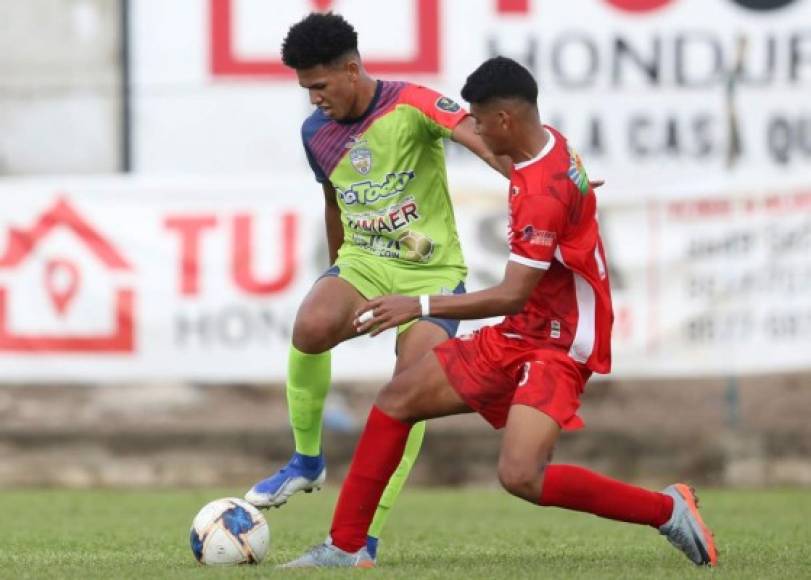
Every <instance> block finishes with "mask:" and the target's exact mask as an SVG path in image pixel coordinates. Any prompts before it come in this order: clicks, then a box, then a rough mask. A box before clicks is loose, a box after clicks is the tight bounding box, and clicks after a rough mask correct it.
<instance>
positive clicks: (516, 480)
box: [498, 458, 541, 502]
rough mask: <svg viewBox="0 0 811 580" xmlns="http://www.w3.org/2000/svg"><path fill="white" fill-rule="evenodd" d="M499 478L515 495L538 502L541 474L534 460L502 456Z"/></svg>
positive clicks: (506, 488) (499, 463)
mask: <svg viewBox="0 0 811 580" xmlns="http://www.w3.org/2000/svg"><path fill="white" fill-rule="evenodd" d="M498 480H499V481H500V482H501V485H502V487H504V489H505V490H507V491H508V492H509V493H511V494H512V495H514V496H517V497H520V498H523V499H526V500H528V501H531V502H536V501H537V500H538V498H539V497H540V484H541V476H540V473H539V472H538V469H537V468H536V467H535V466H534V465H533V464H532V462H523V461H515V460H510V459H505V458H501V459H500V460H499V462H498Z"/></svg>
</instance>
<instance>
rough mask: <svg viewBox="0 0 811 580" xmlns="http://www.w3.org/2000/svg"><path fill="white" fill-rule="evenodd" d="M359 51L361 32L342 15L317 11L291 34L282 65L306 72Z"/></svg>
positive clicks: (285, 43) (288, 32)
mask: <svg viewBox="0 0 811 580" xmlns="http://www.w3.org/2000/svg"><path fill="white" fill-rule="evenodd" d="M352 52H354V53H355V54H357V52H358V33H357V32H355V29H354V28H353V27H352V25H351V24H349V22H347V21H346V20H345V19H344V17H343V16H341V15H340V14H333V13H332V12H328V13H327V14H322V13H318V12H313V13H311V14H310V15H309V16H307V17H306V18H304V19H303V20H301V21H299V22H297V23H296V24H294V25H293V26H291V27H290V30H288V31H287V36H286V37H285V39H284V42H283V43H282V62H283V63H284V64H285V65H287V66H289V67H290V68H293V69H296V70H303V69H308V68H312V67H314V66H318V65H324V66H328V65H331V64H333V63H334V62H335V61H337V60H338V59H340V58H341V57H342V56H344V55H346V54H349V53H352Z"/></svg>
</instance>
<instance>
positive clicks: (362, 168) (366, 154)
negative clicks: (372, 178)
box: [346, 135, 372, 175]
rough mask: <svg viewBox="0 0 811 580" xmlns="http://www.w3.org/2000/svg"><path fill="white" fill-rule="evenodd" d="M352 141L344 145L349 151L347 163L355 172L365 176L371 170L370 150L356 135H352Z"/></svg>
mask: <svg viewBox="0 0 811 580" xmlns="http://www.w3.org/2000/svg"><path fill="white" fill-rule="evenodd" d="M351 139H352V140H351V141H350V142H349V143H347V144H346V148H347V149H349V150H350V151H349V162H350V163H351V164H352V167H354V168H355V171H357V172H358V173H360V174H361V175H367V174H368V173H369V172H370V171H371V170H372V150H371V149H369V146H368V143H367V142H366V141H365V140H364V139H361V138H360V137H359V136H358V135H353V136H352V138H351Z"/></svg>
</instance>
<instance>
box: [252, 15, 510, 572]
mask: <svg viewBox="0 0 811 580" xmlns="http://www.w3.org/2000/svg"><path fill="white" fill-rule="evenodd" d="M282 60H283V61H284V63H285V64H286V65H287V66H289V67H291V68H292V69H294V70H295V72H296V75H297V77H298V82H299V84H300V85H301V87H302V88H304V89H306V90H307V92H308V93H309V96H310V102H311V103H312V104H313V105H315V106H316V110H315V112H314V113H313V114H312V115H311V116H310V117H309V118H307V119H306V120H305V122H304V125H303V127H302V139H303V142H304V150H305V152H306V154H307V159H308V161H309V163H310V166H311V168H312V170H313V173H314V174H315V179H316V180H317V181H318V182H319V183H320V184H321V186H322V188H323V192H324V201H325V214H324V219H325V223H326V231H327V242H328V246H329V257H330V263H331V264H333V266H332V267H331V268H330V269H329V270H327V272H326V273H325V274H324V275H323V276H322V277H321V278H319V279H318V280H317V281H316V282H315V284H314V285H313V287H312V289H311V290H310V292H309V294H308V295H307V296H306V298H305V299H304V301H303V302H302V304H301V306H300V308H299V310H298V313H297V315H296V320H295V324H294V327H293V338H292V345H291V347H290V354H289V362H288V381H287V401H288V406H289V412H290V423H291V425H292V428H293V434H294V437H295V443H296V451H295V453H294V455H293V457H292V458H291V460H290V461H289V463H288V464H287V465H286V466H285V467H283V468H282V469H281V470H280V471H279V472H277V473H276V474H274V475H272V476H271V477H268V478H267V479H264V480H262V481H260V482H259V483H257V484H256V485H254V486H253V487H252V488H251V489H250V490H249V491H248V493H247V494H246V495H245V498H246V499H247V500H248V501H249V502H251V503H252V504H254V505H256V506H259V507H269V506H279V505H282V504H284V503H285V502H286V501H287V500H288V498H289V497H290V496H291V495H292V494H294V493H296V492H299V491H305V492H308V491H312V490H313V489H318V488H319V487H320V486H321V484H322V483H323V481H324V478H325V476H326V469H325V464H324V458H323V455H322V451H321V423H322V413H323V408H324V399H325V398H326V395H327V390H328V389H329V386H330V370H331V365H330V349H332V348H333V347H334V346H336V345H338V344H339V343H341V342H343V341H345V340H348V339H350V338H354V337H355V336H357V331H356V330H355V327H354V324H353V318H354V313H355V311H356V310H357V309H358V308H360V307H361V305H363V304H364V303H365V302H366V300H367V299H371V298H374V297H377V296H381V295H384V294H405V295H412V296H418V295H423V294H443V293H444V294H450V293H461V292H464V280H465V276H466V273H467V269H466V266H465V262H464V258H463V257H462V249H461V247H460V244H459V237H458V235H457V233H456V224H455V220H454V215H453V208H452V206H451V200H450V196H449V193H448V181H447V175H446V171H445V151H444V146H443V139H445V138H450V139H453V140H454V141H456V142H457V143H460V144H462V145H464V146H465V147H466V148H467V149H469V150H470V151H472V152H473V153H474V154H476V155H477V156H479V157H480V158H482V159H483V160H484V161H485V162H487V163H488V164H489V165H491V166H492V167H493V168H494V169H496V170H497V171H499V172H500V173H502V174H503V175H505V177H506V176H507V175H508V172H509V168H510V161H509V159H508V158H506V157H505V158H499V157H496V156H494V155H493V154H492V153H491V152H490V151H489V149H488V148H487V147H486V146H485V145H484V142H483V141H482V140H481V138H480V137H479V136H478V135H477V134H476V131H475V126H474V122H473V119H472V118H471V117H470V116H469V115H468V114H467V112H466V111H465V110H463V109H462V108H461V107H460V106H459V105H458V104H457V103H456V102H454V101H453V100H451V99H449V98H447V97H445V96H443V95H441V94H438V93H436V92H434V91H432V90H430V89H427V88H425V87H422V86H418V85H414V84H411V83H406V82H390V81H380V80H375V79H374V78H372V77H370V76H369V75H368V74H367V72H366V71H365V70H364V67H363V63H362V61H361V58H360V55H359V54H358V49H357V34H356V33H355V30H354V29H353V27H352V26H351V25H350V24H349V23H348V22H347V21H346V20H344V19H343V18H342V17H341V16H339V15H336V14H332V13H329V14H318V13H313V14H310V15H309V16H307V17H306V18H304V19H303V20H302V21H300V22H298V23H297V24H295V25H293V26H292V27H291V28H290V30H289V31H288V34H287V37H286V38H285V40H284V44H283V46H282ZM458 324H459V322H458V321H453V320H445V319H439V318H431V317H425V318H421V319H419V320H417V321H413V322H411V323H409V324H404V325H402V326H400V327H399V328H398V329H397V344H396V353H397V362H396V365H395V369H394V374H395V375H396V374H398V373H399V372H401V371H402V370H403V369H405V368H406V367H408V365H410V364H412V363H414V362H415V361H417V360H419V359H420V358H421V357H422V356H423V355H424V354H425V353H427V352H429V351H430V350H431V348H433V347H434V346H436V345H438V344H439V343H441V342H443V341H445V340H446V339H448V338H449V337H453V336H454V335H455V334H456V330H457V327H458ZM424 432H425V424H424V423H418V424H416V425H415V426H414V428H413V429H412V430H411V434H410V436H409V439H408V444H407V445H406V449H405V453H404V455H403V458H402V460H401V462H400V466H399V468H398V469H397V470H396V472H395V474H394V475H393V476H392V478H391V480H390V481H389V484H388V487H387V488H386V491H385V493H384V494H383V497H382V499H381V500H380V504H379V506H378V508H377V512H376V515H375V520H374V522H373V523H372V526H371V527H370V529H369V542H368V548H369V551H370V553H371V554H372V555H373V557H374V554H375V553H376V550H377V538H378V537H379V535H380V531H381V529H382V527H383V525H384V524H385V521H386V517H387V514H388V511H389V509H390V508H391V506H392V504H393V502H394V500H395V498H396V497H397V495H398V494H399V492H400V489H401V488H402V486H403V484H404V482H405V479H406V477H407V476H408V473H409V471H410V469H411V466H412V465H413V463H414V460H415V458H416V456H417V453H418V451H419V448H420V445H421V443H422V438H423V434H424Z"/></svg>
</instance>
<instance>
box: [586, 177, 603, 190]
mask: <svg viewBox="0 0 811 580" xmlns="http://www.w3.org/2000/svg"><path fill="white" fill-rule="evenodd" d="M589 185H590V186H591V188H592V189H597V188H598V187H602V186H604V185H605V179H594V180H590V181H589Z"/></svg>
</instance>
